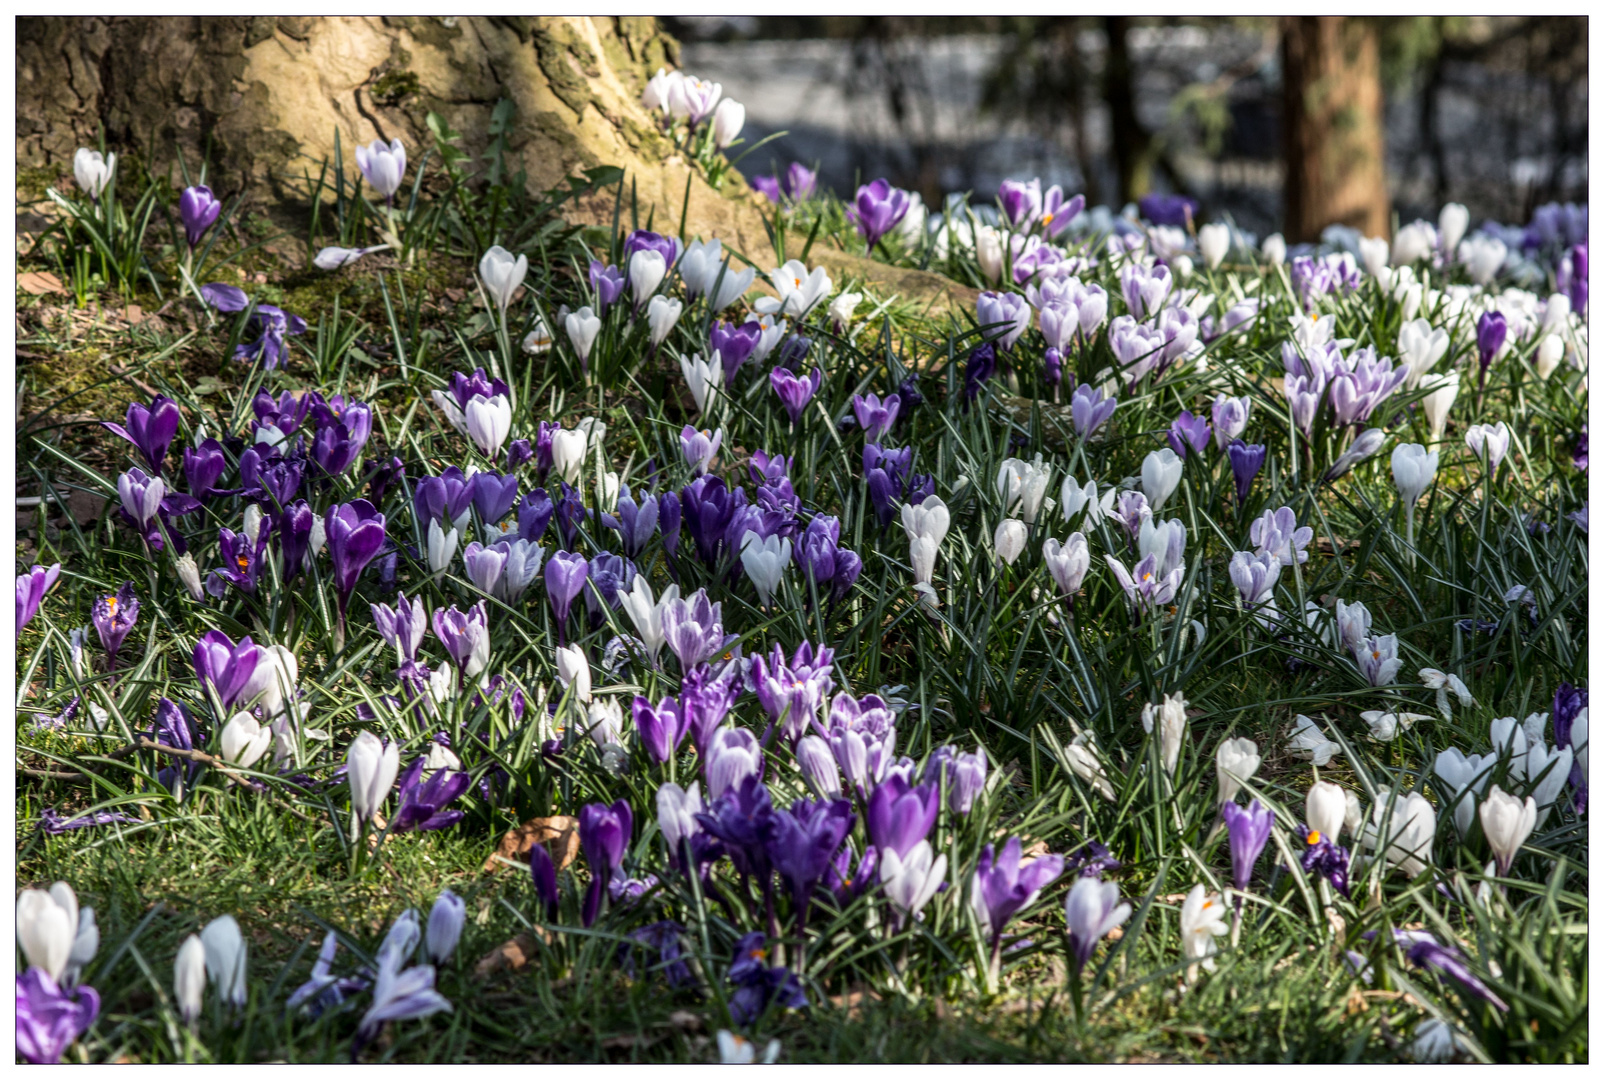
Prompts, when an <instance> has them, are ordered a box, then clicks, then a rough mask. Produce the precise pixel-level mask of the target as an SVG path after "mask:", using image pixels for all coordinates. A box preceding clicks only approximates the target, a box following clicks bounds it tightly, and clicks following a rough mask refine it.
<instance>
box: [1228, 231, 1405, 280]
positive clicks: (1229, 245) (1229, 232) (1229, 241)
mask: <svg viewBox="0 0 1604 1080" xmlns="http://www.w3.org/2000/svg"><path fill="white" fill-rule="evenodd" d="M1383 242H1385V241H1383ZM1197 249H1198V251H1199V252H1201V253H1202V255H1203V262H1204V264H1205V265H1206V266H1207V267H1208V268H1209V269H1210V270H1216V269H1218V268H1219V265H1220V264H1221V263H1222V262H1224V261H1225V255H1226V253H1227V252H1228V251H1230V250H1231V227H1230V226H1229V225H1218V224H1216V225H1205V226H1203V227H1202V228H1201V229H1199V230H1198V231H1197Z"/></svg>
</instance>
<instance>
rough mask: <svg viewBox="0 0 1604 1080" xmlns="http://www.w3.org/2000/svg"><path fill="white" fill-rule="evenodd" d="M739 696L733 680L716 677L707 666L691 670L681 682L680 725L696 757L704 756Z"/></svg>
mask: <svg viewBox="0 0 1604 1080" xmlns="http://www.w3.org/2000/svg"><path fill="white" fill-rule="evenodd" d="M739 692H740V688H739V687H738V686H737V685H736V683H735V680H734V679H733V678H723V677H720V676H718V675H715V674H713V672H712V670H711V669H710V668H708V667H707V666H706V665H703V666H701V667H697V668H693V669H692V670H691V671H689V672H688V673H686V675H685V676H684V678H682V679H681V680H680V690H679V707H680V713H681V723H683V724H684V725H685V730H686V733H687V734H689V735H690V737H691V743H692V745H694V746H695V747H696V752H697V753H699V754H705V753H706V752H707V749H708V746H709V744H710V742H711V740H712V738H713V736H714V734H715V733H717V732H718V731H719V730H720V726H721V725H722V724H723V723H724V718H725V717H726V716H728V715H729V714H730V707H731V706H732V705H734V704H735V698H736V695H737V694H738V693H739Z"/></svg>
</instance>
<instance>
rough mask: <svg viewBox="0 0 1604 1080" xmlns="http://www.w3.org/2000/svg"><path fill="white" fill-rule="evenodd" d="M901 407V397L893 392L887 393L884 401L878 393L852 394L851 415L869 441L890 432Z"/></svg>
mask: <svg viewBox="0 0 1604 1080" xmlns="http://www.w3.org/2000/svg"><path fill="white" fill-rule="evenodd" d="M901 409H902V399H901V398H900V397H898V396H897V395H895V394H887V395H886V398H885V400H884V401H881V400H880V396H879V395H878V394H853V395H852V412H853V415H854V416H856V417H857V420H858V427H860V428H862V429H863V434H864V436H865V437H867V438H868V439H870V440H871V441H877V440H879V439H881V438H883V437H884V436H886V435H887V434H889V433H890V431H891V427H892V425H893V424H895V423H896V422H897V413H898V412H899V411H901Z"/></svg>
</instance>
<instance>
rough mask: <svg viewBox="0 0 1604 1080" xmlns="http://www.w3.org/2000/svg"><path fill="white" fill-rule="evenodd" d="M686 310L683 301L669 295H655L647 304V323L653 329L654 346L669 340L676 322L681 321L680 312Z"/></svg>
mask: <svg viewBox="0 0 1604 1080" xmlns="http://www.w3.org/2000/svg"><path fill="white" fill-rule="evenodd" d="M684 310H685V304H684V303H683V302H682V301H679V300H674V299H671V298H669V297H667V296H654V297H652V299H651V302H650V303H649V304H647V305H646V325H647V326H648V327H650V329H651V340H652V348H654V349H655V348H657V347H658V346H659V345H661V344H662V343H663V342H665V341H667V340H668V335H669V334H670V333H671V332H672V331H673V329H674V324H675V323H677V322H679V316H680V312H682V311H684Z"/></svg>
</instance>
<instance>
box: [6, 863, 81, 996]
mask: <svg viewBox="0 0 1604 1080" xmlns="http://www.w3.org/2000/svg"><path fill="white" fill-rule="evenodd" d="M77 934H78V897H77V895H76V894H74V893H73V891H72V886H70V885H68V884H67V883H66V882H65V881H58V882H56V883H55V884H54V885H52V886H50V889H49V891H48V892H47V891H46V890H44V889H24V890H23V891H22V893H21V894H20V895H19V896H18V897H17V944H18V945H20V946H21V947H22V955H23V956H24V957H26V958H27V961H28V963H29V964H30V965H31V966H33V967H36V968H38V969H39V970H40V971H43V972H45V973H46V974H48V975H49V976H50V978H51V980H52V981H54V982H60V981H61V975H62V972H63V971H65V970H66V968H67V962H68V960H69V959H71V957H72V946H73V942H74V940H75V939H76V938H77Z"/></svg>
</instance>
